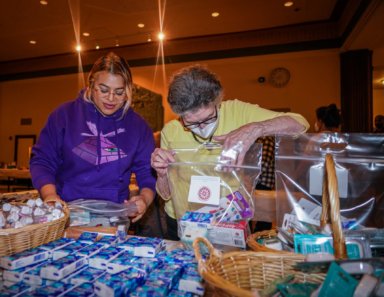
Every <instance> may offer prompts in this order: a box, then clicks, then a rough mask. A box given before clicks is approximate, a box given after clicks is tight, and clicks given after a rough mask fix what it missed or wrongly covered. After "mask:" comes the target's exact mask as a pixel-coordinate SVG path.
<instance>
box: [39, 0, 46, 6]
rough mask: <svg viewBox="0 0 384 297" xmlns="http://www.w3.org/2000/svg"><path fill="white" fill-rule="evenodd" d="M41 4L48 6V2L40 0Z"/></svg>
mask: <svg viewBox="0 0 384 297" xmlns="http://www.w3.org/2000/svg"><path fill="white" fill-rule="evenodd" d="M40 4H41V5H48V1H47V0H40Z"/></svg>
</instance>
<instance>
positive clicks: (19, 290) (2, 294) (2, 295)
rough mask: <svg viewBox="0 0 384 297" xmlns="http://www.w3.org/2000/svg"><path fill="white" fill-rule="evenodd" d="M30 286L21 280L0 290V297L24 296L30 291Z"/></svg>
mask: <svg viewBox="0 0 384 297" xmlns="http://www.w3.org/2000/svg"><path fill="white" fill-rule="evenodd" d="M32 289H33V288H32V287H31V286H29V285H28V284H25V283H23V282H19V283H16V284H14V285H11V286H9V287H7V288H5V289H1V290H0V297H17V296H21V297H22V296H25V295H27V294H28V292H30V291H32Z"/></svg>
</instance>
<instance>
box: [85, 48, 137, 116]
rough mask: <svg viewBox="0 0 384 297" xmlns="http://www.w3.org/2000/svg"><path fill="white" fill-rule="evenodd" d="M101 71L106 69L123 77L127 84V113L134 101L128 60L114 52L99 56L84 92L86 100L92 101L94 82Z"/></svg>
mask: <svg viewBox="0 0 384 297" xmlns="http://www.w3.org/2000/svg"><path fill="white" fill-rule="evenodd" d="M101 71H106V72H108V73H111V74H114V75H120V76H121V77H122V78H123V80H124V84H125V94H126V95H127V101H126V103H125V104H124V113H126V112H127V110H128V108H129V106H130V105H131V102H132V88H133V81H132V74H131V70H130V68H129V65H128V63H127V61H126V60H125V59H124V58H123V57H120V56H118V55H116V54H115V53H113V52H110V53H108V54H106V55H105V56H102V57H100V58H98V59H97V60H96V62H95V64H93V66H92V69H91V71H90V72H89V75H88V81H87V83H88V86H87V90H86V91H85V93H84V100H86V101H89V102H91V101H92V100H91V89H92V88H93V84H94V82H95V76H96V75H97V73H98V72H101Z"/></svg>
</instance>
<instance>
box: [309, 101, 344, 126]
mask: <svg viewBox="0 0 384 297" xmlns="http://www.w3.org/2000/svg"><path fill="white" fill-rule="evenodd" d="M340 125H341V115H340V110H339V109H338V108H337V107H336V105H335V104H330V105H328V106H321V107H319V108H317V109H316V122H315V126H314V128H315V132H340Z"/></svg>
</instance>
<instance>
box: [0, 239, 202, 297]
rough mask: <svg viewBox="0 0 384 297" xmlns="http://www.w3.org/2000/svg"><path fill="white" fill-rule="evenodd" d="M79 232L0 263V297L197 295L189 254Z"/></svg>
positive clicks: (158, 243) (158, 242)
mask: <svg viewBox="0 0 384 297" xmlns="http://www.w3.org/2000/svg"><path fill="white" fill-rule="evenodd" d="M96 239H97V233H89V232H85V233H82V235H81V236H80V237H79V238H78V239H77V240H73V239H68V238H61V239H59V240H56V241H53V242H50V243H48V244H45V245H42V246H39V247H37V248H35V249H30V250H27V251H24V252H21V253H18V254H15V255H12V256H4V257H2V258H0V266H1V268H2V269H3V270H2V281H1V284H2V287H1V288H0V292H1V293H0V296H14V297H16V296H109V297H112V296H137V297H139V296H196V295H199V296H202V295H203V294H204V290H205V289H204V284H203V281H202V278H201V277H200V276H199V273H198V270H197V262H196V260H195V256H194V254H193V252H191V251H188V250H185V249H181V248H174V249H172V250H167V249H166V248H165V247H166V244H165V242H164V241H163V240H162V239H159V238H142V237H128V238H125V239H124V240H123V241H119V238H118V237H116V236H103V237H102V238H101V239H100V240H96Z"/></svg>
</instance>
